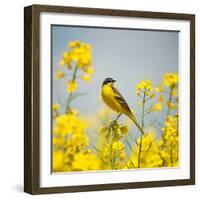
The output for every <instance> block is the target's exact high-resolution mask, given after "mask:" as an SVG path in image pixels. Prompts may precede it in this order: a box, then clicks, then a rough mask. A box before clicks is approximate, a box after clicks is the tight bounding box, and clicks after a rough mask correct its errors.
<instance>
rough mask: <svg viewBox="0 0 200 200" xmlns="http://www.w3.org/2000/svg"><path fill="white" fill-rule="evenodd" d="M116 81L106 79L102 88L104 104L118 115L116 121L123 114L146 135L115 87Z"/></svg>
mask: <svg viewBox="0 0 200 200" xmlns="http://www.w3.org/2000/svg"><path fill="white" fill-rule="evenodd" d="M115 82H116V80H114V79H112V78H106V79H105V80H104V81H103V83H102V87H101V96H102V99H103V101H104V103H105V104H106V105H107V106H108V107H109V108H111V110H113V111H115V112H117V113H118V116H117V118H116V120H117V119H118V118H119V117H120V116H121V114H124V115H126V116H127V117H128V118H130V119H131V120H132V121H133V123H134V124H135V126H136V127H137V128H138V129H139V131H140V132H141V133H142V134H145V133H144V131H143V129H142V127H141V126H140V125H139V123H138V122H137V120H136V118H135V116H134V115H133V113H132V111H131V109H130V108H129V105H128V103H127V102H126V100H125V99H124V97H123V96H122V95H121V94H120V92H119V91H118V89H117V88H116V87H115V86H114V83H115ZM116 120H115V121H116Z"/></svg>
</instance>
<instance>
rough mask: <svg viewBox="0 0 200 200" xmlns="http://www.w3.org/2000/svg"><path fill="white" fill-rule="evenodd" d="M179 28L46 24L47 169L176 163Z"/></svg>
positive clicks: (107, 168) (131, 167) (105, 168)
mask: <svg viewBox="0 0 200 200" xmlns="http://www.w3.org/2000/svg"><path fill="white" fill-rule="evenodd" d="M179 36H180V35H179V31H175V30H150V29H136V28H135V29H133V28H117V27H113V28H112V27H95V26H77V25H62V24H51V171H52V173H63V172H67V173H70V172H71V173H72V172H73V173H80V172H88V173H89V172H94V171H95V172H97V171H104V172H105V173H106V171H108V172H110V171H112V170H133V172H134V173H136V172H137V170H141V169H142V170H152V169H155V168H168V169H170V168H179V167H180V163H179V160H180V158H179V153H180V152H179V139H180V136H181V132H179V67H178V66H179Z"/></svg>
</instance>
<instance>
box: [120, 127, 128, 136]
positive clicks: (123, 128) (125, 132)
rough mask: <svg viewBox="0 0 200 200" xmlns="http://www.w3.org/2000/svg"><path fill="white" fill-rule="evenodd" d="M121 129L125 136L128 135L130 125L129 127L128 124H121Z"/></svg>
mask: <svg viewBox="0 0 200 200" xmlns="http://www.w3.org/2000/svg"><path fill="white" fill-rule="evenodd" d="M120 131H121V133H122V135H123V136H125V135H127V133H128V127H127V125H124V126H121V127H120Z"/></svg>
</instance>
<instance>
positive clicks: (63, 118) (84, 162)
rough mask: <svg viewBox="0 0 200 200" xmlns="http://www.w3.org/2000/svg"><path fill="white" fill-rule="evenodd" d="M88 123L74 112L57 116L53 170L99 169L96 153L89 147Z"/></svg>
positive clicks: (54, 130)
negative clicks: (86, 130) (86, 131)
mask: <svg viewBox="0 0 200 200" xmlns="http://www.w3.org/2000/svg"><path fill="white" fill-rule="evenodd" d="M86 127H87V126H86V124H85V122H84V121H83V120H81V119H80V118H79V117H78V116H77V115H75V114H73V113H69V114H64V115H59V116H57V117H56V120H55V124H54V129H53V134H54V137H53V171H54V172H57V171H80V170H96V169H99V164H98V163H99V162H98V158H97V156H96V155H94V154H92V153H91V151H90V150H89V148H88V144H89V139H88V137H87V135H86V133H85V129H86Z"/></svg>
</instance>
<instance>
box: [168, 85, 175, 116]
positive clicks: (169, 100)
mask: <svg viewBox="0 0 200 200" xmlns="http://www.w3.org/2000/svg"><path fill="white" fill-rule="evenodd" d="M173 90H174V87H173V86H172V87H171V89H170V94H169V99H168V107H167V116H168V115H169V113H170V111H171V109H170V106H169V104H170V103H171V102H172V94H173Z"/></svg>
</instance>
